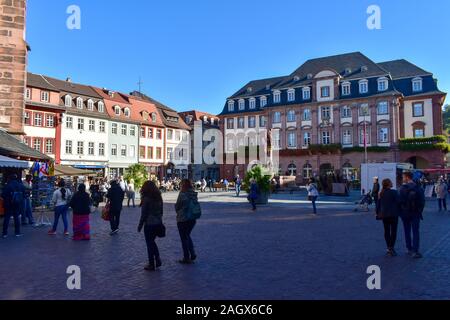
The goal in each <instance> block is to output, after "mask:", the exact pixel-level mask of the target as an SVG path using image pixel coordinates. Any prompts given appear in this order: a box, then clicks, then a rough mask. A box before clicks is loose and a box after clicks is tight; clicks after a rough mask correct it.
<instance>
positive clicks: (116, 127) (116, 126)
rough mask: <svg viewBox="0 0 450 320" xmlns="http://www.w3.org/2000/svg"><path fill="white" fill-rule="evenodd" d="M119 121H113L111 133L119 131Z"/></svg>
mask: <svg viewBox="0 0 450 320" xmlns="http://www.w3.org/2000/svg"><path fill="white" fill-rule="evenodd" d="M118 130H119V126H118V125H117V123H111V134H117V133H118V132H119V131H118Z"/></svg>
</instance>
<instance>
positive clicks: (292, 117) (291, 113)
mask: <svg viewBox="0 0 450 320" xmlns="http://www.w3.org/2000/svg"><path fill="white" fill-rule="evenodd" d="M295 118H296V117H295V110H289V111H288V113H287V122H295V121H296V119H295Z"/></svg>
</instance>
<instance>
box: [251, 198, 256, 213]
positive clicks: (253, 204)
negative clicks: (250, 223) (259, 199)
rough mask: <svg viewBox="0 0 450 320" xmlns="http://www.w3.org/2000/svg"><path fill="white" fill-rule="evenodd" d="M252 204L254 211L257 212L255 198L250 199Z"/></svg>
mask: <svg viewBox="0 0 450 320" xmlns="http://www.w3.org/2000/svg"><path fill="white" fill-rule="evenodd" d="M250 203H251V204H252V208H253V210H256V199H255V198H254V197H250Z"/></svg>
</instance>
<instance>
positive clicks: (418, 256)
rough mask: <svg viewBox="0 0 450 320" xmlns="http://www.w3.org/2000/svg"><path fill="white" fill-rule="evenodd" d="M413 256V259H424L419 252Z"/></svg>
mask: <svg viewBox="0 0 450 320" xmlns="http://www.w3.org/2000/svg"><path fill="white" fill-rule="evenodd" d="M412 258H413V259H422V258H423V256H422V255H421V254H420V253H419V252H416V253H414V254H413V255H412Z"/></svg>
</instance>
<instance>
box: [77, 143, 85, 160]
mask: <svg viewBox="0 0 450 320" xmlns="http://www.w3.org/2000/svg"><path fill="white" fill-rule="evenodd" d="M77 155H79V156H82V155H84V141H78V142H77Z"/></svg>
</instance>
